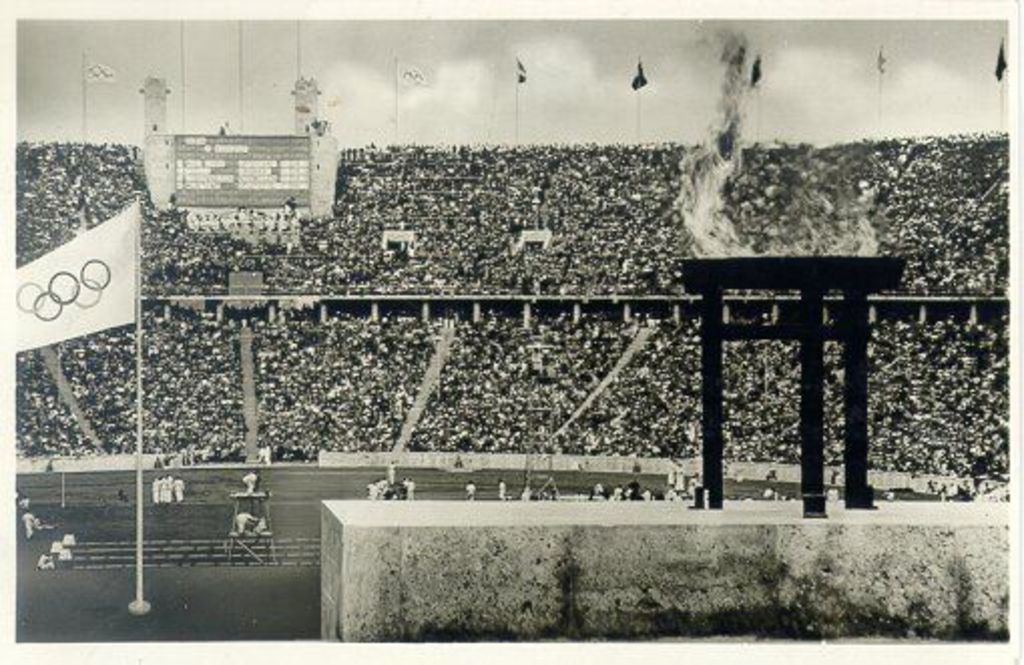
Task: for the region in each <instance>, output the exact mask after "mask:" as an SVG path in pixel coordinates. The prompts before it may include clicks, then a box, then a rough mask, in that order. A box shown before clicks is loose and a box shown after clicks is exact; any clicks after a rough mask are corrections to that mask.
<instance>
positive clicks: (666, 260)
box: [17, 134, 1009, 478]
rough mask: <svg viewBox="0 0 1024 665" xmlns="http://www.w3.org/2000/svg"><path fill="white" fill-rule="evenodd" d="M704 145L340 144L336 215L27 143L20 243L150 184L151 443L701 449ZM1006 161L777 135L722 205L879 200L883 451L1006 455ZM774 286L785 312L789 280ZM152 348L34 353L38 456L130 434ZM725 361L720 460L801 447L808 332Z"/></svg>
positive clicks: (830, 394) (216, 452)
mask: <svg viewBox="0 0 1024 665" xmlns="http://www.w3.org/2000/svg"><path fill="white" fill-rule="evenodd" d="M693 149H694V148H692V147H689V146H682V145H669V144H656V145H648V144H641V145H530V146H516V147H507V146H503V147H499V146H477V145H473V146H456V147H426V146H390V147H384V148H379V147H375V146H369V147H366V148H363V149H347V150H343V151H341V154H340V161H339V167H338V174H337V183H336V189H335V200H334V205H333V213H332V214H330V215H326V216H311V215H301V216H300V215H297V214H296V213H295V211H294V209H293V208H292V207H289V206H285V207H283V208H282V209H280V210H276V211H272V212H269V213H268V212H265V211H264V212H259V213H253V212H250V211H245V210H234V209H227V210H224V211H221V212H220V213H217V214H214V213H211V212H209V211H205V212H202V213H199V214H197V213H195V212H194V211H190V210H188V209H186V208H184V207H178V206H174V205H171V206H170V207H169V208H168V209H164V210H160V209H158V208H157V206H155V205H152V204H151V203H150V192H149V189H148V187H147V182H146V177H145V175H144V170H143V165H142V161H141V160H142V157H141V153H140V151H138V150H137V149H136V148H133V147H129V146H123V145H109V144H104V145H96V144H82V143H21V144H19V145H18V148H17V261H18V265H19V266H21V265H25V264H27V263H29V262H31V261H33V260H34V259H36V258H39V257H40V256H43V255H45V254H46V253H47V252H50V251H51V250H53V249H55V248H56V247H58V246H60V245H62V244H63V243H65V242H68V241H69V240H71V239H72V238H74V237H75V236H76V234H77V233H80V232H81V231H82V230H85V229H90V228H93V227H94V226H95V225H97V224H100V223H102V222H103V221H104V220H106V219H108V218H109V217H110V216H112V215H113V214H114V213H116V212H117V211H118V210H120V209H121V208H123V207H124V206H125V205H127V204H128V203H130V202H132V201H134V200H136V199H139V200H141V201H142V202H143V210H144V227H143V228H144V233H143V241H142V245H143V256H142V269H143V273H144V283H143V295H144V298H145V300H144V303H143V309H144V329H145V336H144V352H143V357H144V363H143V366H144V376H143V386H144V389H143V394H144V415H145V432H144V442H145V446H146V451H147V452H151V453H160V454H162V455H167V456H178V455H181V456H187V457H188V459H190V460H195V459H197V460H208V461H226V460H239V461H241V460H244V459H246V457H247V453H246V439H247V431H249V430H254V433H255V445H256V446H257V447H263V446H270V447H271V448H272V449H273V450H274V457H275V459H277V460H292V461H304V460H315V459H316V458H317V455H318V454H319V453H320V452H322V451H343V452H356V451H391V450H409V451H458V452H515V453H573V454H583V455H602V456H637V457H665V458H672V459H684V458H691V457H694V456H696V455H699V453H700V433H699V425H700V417H701V402H700V369H699V361H700V345H699V339H698V337H697V319H696V318H695V316H694V312H692V311H690V310H689V309H687V308H685V307H683V308H677V309H675V310H673V308H672V304H673V303H677V302H682V303H685V302H686V298H687V297H689V296H691V295H692V294H687V293H686V292H685V290H684V288H683V285H682V284H683V283H682V269H681V262H682V260H683V259H685V258H688V257H691V256H693V255H694V247H693V238H692V237H690V236H689V232H688V229H687V228H686V226H685V225H684V224H682V223H681V222H680V213H679V210H678V206H677V205H676V204H675V202H676V200H677V198H678V196H679V188H680V184H679V183H680V182H681V180H682V179H684V177H685V175H686V174H683V173H681V172H680V169H681V168H682V166H681V165H683V164H685V163H686V160H685V156H686V155H687V153H688V151H691V150H693ZM1008 158H1009V151H1008V139H1007V137H1006V136H1005V135H993V134H987V135H965V136H947V137H936V138H913V139H889V140H881V141H862V142H857V143H850V144H843V145H833V146H829V147H823V148H819V147H812V146H809V145H787V144H778V143H771V144H762V143H758V144H754V145H750V146H747V147H745V148H744V149H743V150H742V155H741V163H742V168H739V169H737V170H736V171H735V172H734V173H733V174H732V175H731V176H730V178H729V179H728V181H727V182H726V184H725V186H724V187H723V188H722V192H721V194H722V202H723V214H724V215H726V216H727V217H728V218H729V219H731V220H733V222H734V225H735V228H736V232H737V233H738V235H739V236H740V239H741V241H742V242H743V244H745V245H746V246H749V247H751V248H753V249H754V250H755V251H756V252H757V253H760V254H797V253H805V254H820V253H822V252H823V251H827V249H826V248H823V247H822V246H818V245H817V244H816V243H818V242H819V239H820V238H821V237H828V236H829V235H834V234H841V233H844V232H846V231H847V230H848V229H850V228H851V225H852V224H856V223H859V222H860V221H861V220H867V221H868V223H869V224H870V226H871V233H872V235H873V236H874V238H875V241H876V242H877V248H876V250H877V253H878V254H879V255H883V256H886V255H891V256H899V257H903V258H905V259H906V260H907V268H906V273H905V276H904V279H903V288H901V290H900V291H899V292H896V293H889V294H884V295H883V296H881V297H880V298H879V299H878V301H877V303H876V304H875V308H876V309H877V312H875V314H874V316H875V319H874V323H873V325H872V333H871V334H872V337H871V345H870V354H871V360H870V366H871V372H870V375H869V376H870V391H869V394H870V409H869V429H870V440H871V449H870V461H871V468H872V469H877V470H892V471H902V472H908V473H913V474H935V475H943V476H957V477H962V478H967V477H972V478H983V477H1001V476H1005V474H1007V473H1008V471H1009V457H1008V456H1009V452H1008V449H1009V423H1008V413H1009V367H1008V364H1009V353H1008V344H1009V340H1008V312H1007V307H1006V294H1007V287H1008V274H1009V270H1008V252H1009V226H1008V219H1009V207H1008V194H1009V176H1008V169H1009V165H1008ZM218 215H219V216H220V218H218ZM395 232H401V233H399V234H398V235H397V236H396V237H398V238H400V241H398V242H389V241H388V240H387V238H388V234H389V233H390V234H394V233H395ZM531 232H540V233H531ZM538 238H539V239H541V240H539V241H535V240H536V239H538ZM238 275H249V276H256V277H255V279H256V283H257V285H258V289H259V293H260V294H261V296H262V299H260V300H259V301H258V302H254V301H252V300H242V299H239V300H235V301H233V300H231V298H230V296H232V295H236V293H237V292H236V291H233V290H232V280H233V279H236V278H237V276H238ZM378 297H379V298H380V299H381V301H380V302H378V301H377V300H375V298H378ZM531 298H533V299H537V298H539V299H540V300H537V301H536V302H535V310H534V311H533V312H532V313H531V314H532V316H523V314H522V310H523V307H524V304H523V303H524V302H525V303H529V302H530V299H531ZM445 299H451V300H452V302H454V303H456V304H454V305H452V306H451V307H447V306H445V304H444V303H445V302H447V301H446V300H445ZM545 299H547V300H545ZM463 301H464V304H465V305H466V308H463V309H460V308H459V307H458V306H456V305H457V304H458V303H460V302H463ZM478 301H484V305H483V306H482V307H481V306H480V305H479V304H474V305H473V306H474V308H477V307H480V311H479V313H478V312H477V311H475V310H474V312H473V315H470V314H469V309H468V307H469V305H470V303H477V302H478ZM423 303H427V305H428V309H429V305H433V310H432V311H430V312H429V314H427V310H424V309H421V304H423ZM545 303H553V304H551V306H550V307H547V309H545V307H544V306H543V305H544V304H545ZM623 303H627V306H628V304H629V303H632V309H628V310H627V311H626V313H624V310H623ZM371 307H372V309H370V308H371ZM741 309H742V306H741V304H737V305H736V306H734V311H736V312H739V311H740V310H741ZM754 310H755V311H753V313H752V314H751V316H753V317H755V318H757V317H768V316H771V315H772V313H771V310H772V303H771V302H770V301H764V302H762V303H761V306H760V309H758V308H757V307H754ZM424 314H427V315H424ZM478 314H479V315H478ZM736 315H737V316H739V315H740V314H738V313H737V314H736ZM133 353H134V331H133V330H132V329H130V328H124V327H122V328H115V329H112V330H109V331H105V332H101V333H96V334H93V335H90V336H88V337H86V338H78V339H71V340H67V341H64V342H62V343H60V344H58V345H55V346H54V347H52V348H49V349H40V350H34V351H29V352H25V353H21V354H19V356H18V383H17V444H18V452H19V455H21V456H25V457H48V458H53V457H80V456H88V455H95V454H111V453H126V452H131V451H133V450H134V445H135V439H134V408H135V382H134V367H133V362H132V359H133ZM725 366H726V368H727V369H726V374H725V386H724V396H725V409H726V414H727V417H726V421H725V454H726V457H727V458H728V459H731V460H737V461H764V462H774V463H791V462H796V461H797V460H798V458H799V435H798V433H797V431H796V430H797V423H798V414H797V409H798V402H799V373H800V369H799V364H798V362H797V359H796V352H795V345H791V344H786V343H782V342H777V341H763V342H755V343H745V344H728V345H727V346H726V363H725ZM826 369H827V383H826V398H827V399H826V413H827V423H826V444H827V447H826V451H827V455H826V463H829V464H831V463H835V462H837V461H839V460H840V459H841V450H842V411H841V399H842V378H841V375H842V363H841V360H840V357H839V353H838V350H837V349H836V348H832V347H827V349H826ZM61 375H62V376H63V377H64V379H63V381H65V382H66V384H67V388H68V389H70V392H71V393H72V394H73V395H74V397H75V398H76V399H75V400H74V401H73V402H69V400H67V399H62V396H61V389H60V386H59V385H58V381H56V380H55V379H54V377H55V376H61ZM243 377H250V378H248V379H243ZM425 384H429V385H428V386H427V389H424V385H425ZM247 386H248V387H247ZM247 390H250V391H251V394H250V395H248V396H247V395H246V391H247ZM72 403H75V404H76V406H75V407H74V408H72V406H71V404H72ZM250 438H251V437H250Z"/></svg>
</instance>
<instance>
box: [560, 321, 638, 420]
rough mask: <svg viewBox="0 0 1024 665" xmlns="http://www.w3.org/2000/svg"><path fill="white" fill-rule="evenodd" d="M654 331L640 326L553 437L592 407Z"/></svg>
mask: <svg viewBox="0 0 1024 665" xmlns="http://www.w3.org/2000/svg"><path fill="white" fill-rule="evenodd" d="M654 331H655V328H647V327H643V328H640V329H639V330H638V331H637V333H636V337H634V338H633V339H632V340H630V342H629V346H627V347H626V350H625V351H623V352H622V355H621V356H619V359H618V360H616V361H615V366H614V367H612V368H611V370H609V372H608V374H607V375H605V377H604V378H603V379H601V383H599V384H597V387H596V388H594V389H593V390H592V391H591V392H590V394H589V395H587V397H586V399H584V400H583V402H582V403H581V404H580V405H579V406H578V407H576V410H575V411H573V413H572V415H571V416H569V419H568V420H566V421H565V422H564V423H562V426H561V427H559V428H558V431H557V432H555V435H554V437H552V438H553V439H557V438H558V437H560V436H561V435H562V434H564V433H565V430H566V429H568V428H569V426H570V425H572V424H573V423H574V422H576V419H577V418H579V417H580V416H582V415H583V414H584V413H586V411H587V409H588V408H590V405H591V404H593V403H594V400H596V399H597V398H598V397H600V396H601V394H602V393H603V392H604V391H605V390H607V388H608V386H610V385H611V384H612V383H613V382H614V381H615V379H616V378H618V376H619V374H621V373H622V370H624V369H625V368H626V367H628V366H629V363H630V361H631V360H633V356H635V355H636V354H638V353H640V351H642V350H643V349H644V347H645V346H647V342H648V341H649V340H650V339H651V335H653V334H654Z"/></svg>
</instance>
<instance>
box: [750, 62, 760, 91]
mask: <svg viewBox="0 0 1024 665" xmlns="http://www.w3.org/2000/svg"><path fill="white" fill-rule="evenodd" d="M760 80H761V56H757V59H756V60H754V66H753V68H751V70H750V87H751V88H756V87H757V83H758V81H760Z"/></svg>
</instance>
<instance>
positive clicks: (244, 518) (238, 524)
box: [235, 512, 259, 536]
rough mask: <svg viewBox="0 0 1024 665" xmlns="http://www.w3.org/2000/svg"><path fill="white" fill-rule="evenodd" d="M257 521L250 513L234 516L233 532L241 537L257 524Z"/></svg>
mask: <svg viewBox="0 0 1024 665" xmlns="http://www.w3.org/2000/svg"><path fill="white" fill-rule="evenodd" d="M258 522H259V520H257V519H256V518H255V517H253V516H252V513H246V512H242V513H238V514H237V515H235V532H236V533H237V534H238V535H240V536H243V535H245V534H247V533H248V532H249V528H250V527H252V526H254V525H255V524H257V523H258Z"/></svg>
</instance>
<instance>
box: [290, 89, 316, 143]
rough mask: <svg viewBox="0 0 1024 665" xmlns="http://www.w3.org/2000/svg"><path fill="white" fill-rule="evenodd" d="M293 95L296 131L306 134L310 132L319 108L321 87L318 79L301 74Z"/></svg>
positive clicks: (301, 134) (302, 134) (300, 134)
mask: <svg viewBox="0 0 1024 665" xmlns="http://www.w3.org/2000/svg"><path fill="white" fill-rule="evenodd" d="M292 95H293V96H294V97H295V133H296V134H298V135H299V136H305V135H306V134H309V133H310V131H311V129H312V125H313V121H314V120H316V119H317V112H318V110H319V109H318V107H319V97H320V89H319V88H317V86H316V79H315V78H313V77H312V76H311V77H309V78H303V77H301V76H300V77H299V78H298V79H297V80H296V81H295V89H294V90H292Z"/></svg>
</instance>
